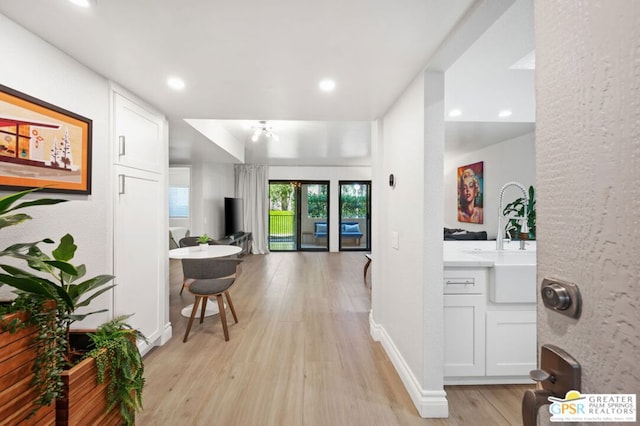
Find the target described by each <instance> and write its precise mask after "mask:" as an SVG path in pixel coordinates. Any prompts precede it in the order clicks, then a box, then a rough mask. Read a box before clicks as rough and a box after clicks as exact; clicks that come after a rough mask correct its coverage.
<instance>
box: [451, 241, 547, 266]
mask: <svg viewBox="0 0 640 426" xmlns="http://www.w3.org/2000/svg"><path fill="white" fill-rule="evenodd" d="M518 248H519V242H518V241H512V242H510V243H505V250H504V251H503V252H497V251H496V242H495V240H494V241H445V242H444V250H443V260H444V267H445V268H447V267H449V268H473V267H477V268H491V267H493V266H494V265H495V264H496V262H500V263H502V260H501V259H503V258H504V257H507V256H510V254H513V255H515V256H518V257H523V256H528V255H529V254H531V255H530V259H527V260H526V261H524V262H523V263H526V264H529V263H531V260H532V263H533V264H535V252H536V242H535V241H528V242H527V250H525V251H524V252H523V251H520V250H518ZM528 257H529V256H528ZM508 263H511V262H508ZM517 263H520V262H517Z"/></svg>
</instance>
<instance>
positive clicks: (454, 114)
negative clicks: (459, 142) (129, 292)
mask: <svg viewBox="0 0 640 426" xmlns="http://www.w3.org/2000/svg"><path fill="white" fill-rule="evenodd" d="M461 115H462V111H460V110H459V109H452V110H451V111H449V117H460V116H461Z"/></svg>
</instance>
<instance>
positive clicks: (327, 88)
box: [319, 79, 336, 92]
mask: <svg viewBox="0 0 640 426" xmlns="http://www.w3.org/2000/svg"><path fill="white" fill-rule="evenodd" d="M319 86H320V90H322V91H323V92H332V91H333V89H335V88H336V82H335V81H333V80H331V79H325V80H322V81H321V82H320V84H319Z"/></svg>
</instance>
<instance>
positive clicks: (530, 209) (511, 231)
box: [502, 186, 536, 240]
mask: <svg viewBox="0 0 640 426" xmlns="http://www.w3.org/2000/svg"><path fill="white" fill-rule="evenodd" d="M524 202H525V198H524V197H520V198H516V199H515V200H514V201H512V202H511V203H509V204H507V205H506V206H505V207H504V210H503V211H502V214H503V215H504V216H507V215H512V216H523V215H524ZM527 226H528V227H529V239H530V240H535V239H536V194H535V190H534V188H533V186H529V202H528V204H527ZM520 228H522V223H521V222H520V221H518V220H516V219H510V220H509V222H507V224H506V226H505V228H504V230H505V235H511V236H512V238H514V239H518V238H519V235H520Z"/></svg>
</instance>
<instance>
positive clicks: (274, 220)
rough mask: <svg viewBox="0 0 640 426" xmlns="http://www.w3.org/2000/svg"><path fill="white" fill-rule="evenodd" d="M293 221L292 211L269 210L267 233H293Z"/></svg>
mask: <svg viewBox="0 0 640 426" xmlns="http://www.w3.org/2000/svg"><path fill="white" fill-rule="evenodd" d="M294 223H295V221H294V217H293V212H289V211H281V210H271V211H269V235H293V228H294Z"/></svg>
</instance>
